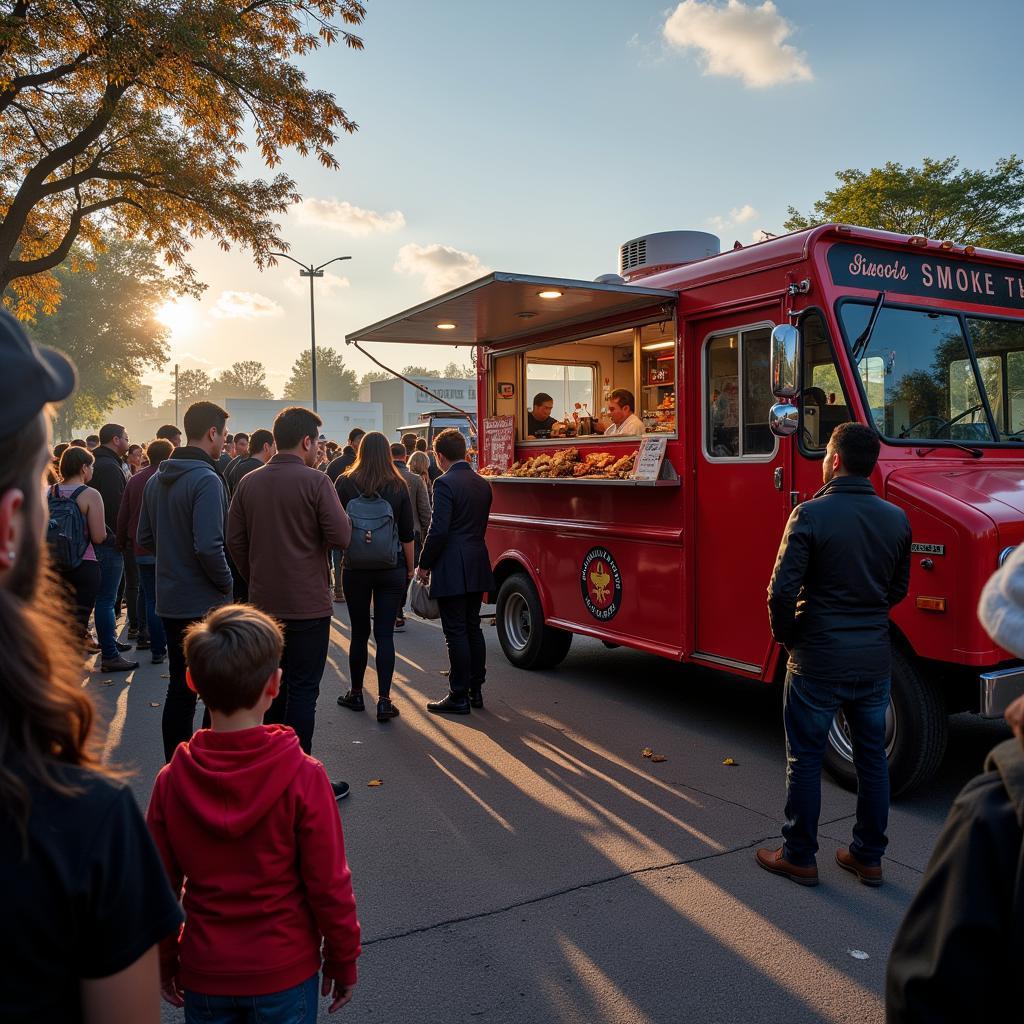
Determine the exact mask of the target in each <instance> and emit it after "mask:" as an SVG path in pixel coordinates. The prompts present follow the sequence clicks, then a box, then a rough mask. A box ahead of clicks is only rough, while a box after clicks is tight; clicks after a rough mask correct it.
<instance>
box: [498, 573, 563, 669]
mask: <svg viewBox="0 0 1024 1024" xmlns="http://www.w3.org/2000/svg"><path fill="white" fill-rule="evenodd" d="M495 618H496V619H497V622H496V623H495V625H496V626H497V627H498V642H499V643H500V644H501V649H502V651H504V652H505V657H506V658H508V660H509V661H510V662H511V663H512V664H513V665H515V667H516V668H525V669H541V668H554V666H555V665H557V664H559V663H560V662H561V661H562V659H563V658H564V657H565V656H566V655H567V654H568V653H569V646H570V645H571V644H572V633H567V632H566V631H565V630H564V629H555V627H554V626H548V625H545V623H544V612H543V610H542V609H541V606H540V598H539V597H538V596H537V591H536V589H535V588H534V586H533V581H532V580H531V579H530V577H529V576H527V575H526V573H522V572H517V573H515V574H513V575H512V576H509V578H508V579H507V580H505V582H504V583H502V585H501V587H500V588H499V590H498V600H497V602H496V603H495Z"/></svg>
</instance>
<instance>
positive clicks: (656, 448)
mask: <svg viewBox="0 0 1024 1024" xmlns="http://www.w3.org/2000/svg"><path fill="white" fill-rule="evenodd" d="M667 444H668V438H667V437H645V438H644V439H643V440H642V441H641V442H640V450H639V451H638V452H637V453H636V465H635V466H634V467H633V479H634V480H657V479H658V475H659V474H660V473H661V464H662V462H664V461H665V446H666V445H667Z"/></svg>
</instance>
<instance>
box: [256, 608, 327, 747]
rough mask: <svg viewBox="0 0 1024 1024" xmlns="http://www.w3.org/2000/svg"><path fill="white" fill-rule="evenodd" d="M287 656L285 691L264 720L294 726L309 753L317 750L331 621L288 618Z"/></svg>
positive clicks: (284, 662)
mask: <svg viewBox="0 0 1024 1024" xmlns="http://www.w3.org/2000/svg"><path fill="white" fill-rule="evenodd" d="M281 625H282V626H284V653H283V654H282V655H281V670H282V674H281V692H280V693H279V694H278V695H277V697H276V698H275V699H274V703H273V704H271V705H270V707H269V709H268V710H267V713H266V715H264V716H263V721H264V722H266V723H267V724H268V725H270V724H273V723H280V724H282V725H290V726H291V727H292V728H293V729H294V730H295V733H296V735H297V736H298V737H299V745H300V746H301V747H302V749H303V750H304V751H305V752H306V753H307V754H308V753H310V752H311V751H312V748H313V727H314V725H315V724H316V700H317V697H319V696H320V679H321V678H322V677H323V674H324V666H325V665H326V664H327V649H328V647H330V644H331V619H330V616H327V617H326V618H323V619H285V620H283V621H282V623H281Z"/></svg>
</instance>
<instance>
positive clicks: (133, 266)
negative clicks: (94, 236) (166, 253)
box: [29, 242, 173, 440]
mask: <svg viewBox="0 0 1024 1024" xmlns="http://www.w3.org/2000/svg"><path fill="white" fill-rule="evenodd" d="M78 255H79V256H81V259H78V258H76V261H75V262H76V263H80V264H84V262H85V256H86V255H88V260H89V266H88V269H87V268H86V267H85V266H84V265H83V266H81V268H80V269H79V270H78V271H77V272H76V271H75V270H74V269H73V264H72V262H71V261H68V262H67V263H65V264H64V265H62V266H61V267H59V268H58V269H57V270H56V273H55V277H56V280H57V281H58V282H59V285H60V288H61V289H62V291H63V292H64V294H65V296H66V297H67V299H68V301H67V302H66V303H64V304H62V305H61V306H60V307H59V308H58V309H57V311H56V312H55V313H53V314H52V315H51V316H43V317H40V318H39V320H38V321H37V322H36V323H35V324H31V325H29V333H30V334H31V335H32V337H33V339H34V340H35V341H37V342H39V343H41V344H43V345H51V346H53V347H54V348H59V349H61V350H63V351H64V352H67V353H68V355H69V356H71V358H72V359H73V360H74V361H75V365H76V366H77V367H78V381H79V383H78V390H77V391H76V392H75V394H74V395H73V396H72V397H71V398H69V399H68V401H66V402H64V403H63V404H62V405H61V407H60V409H59V410H58V413H57V423H56V433H57V436H58V438H59V439H64V440H69V439H70V438H71V437H72V436H73V435H72V428H73V427H79V426H81V427H85V426H95V425H98V424H99V423H100V422H102V420H103V418H104V416H105V414H106V413H107V412H108V411H109V410H110V409H113V408H115V407H116V406H122V405H127V404H128V403H130V402H131V401H132V399H133V398H134V396H135V389H136V388H137V387H138V385H139V381H140V379H141V377H142V374H143V372H144V370H145V369H146V368H147V367H160V366H162V365H163V363H164V361H165V360H166V358H167V338H168V334H169V331H168V329H167V327H166V326H165V325H164V324H162V323H160V322H159V321H158V320H156V319H155V317H154V311H155V310H156V309H157V308H158V307H159V306H160V305H161V304H162V303H163V302H165V301H167V299H169V298H170V296H171V294H172V292H173V287H172V284H171V282H170V281H169V280H168V279H167V277H166V276H165V275H164V273H163V271H162V269H161V267H160V265H159V263H158V262H157V258H156V252H155V251H154V249H153V247H152V246H151V245H149V244H147V243H146V242H113V243H111V244H110V247H109V248H108V249H107V250H106V251H105V252H102V253H99V254H96V255H93V254H78Z"/></svg>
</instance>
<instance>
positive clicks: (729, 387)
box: [704, 327, 775, 459]
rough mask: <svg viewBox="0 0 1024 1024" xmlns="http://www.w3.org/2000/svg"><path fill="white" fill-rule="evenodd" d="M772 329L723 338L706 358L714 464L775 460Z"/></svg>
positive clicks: (709, 449)
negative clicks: (771, 424) (755, 458)
mask: <svg viewBox="0 0 1024 1024" xmlns="http://www.w3.org/2000/svg"><path fill="white" fill-rule="evenodd" d="M770 347H771V328H770V327H752V328H748V329H746V330H742V329H741V330H736V331H731V332H728V333H725V334H719V335H716V336H714V337H712V338H710V339H709V340H708V342H707V346H706V348H705V350H704V351H705V354H704V374H705V376H704V403H705V405H704V409H705V428H704V450H705V452H706V453H707V455H708V456H710V457H711V458H713V459H735V458H742V457H744V456H763V455H770V454H771V453H772V452H773V451H775V438H774V436H773V435H772V433H771V431H770V430H769V428H768V415H767V414H768V409H769V408H770V407H771V405H772V401H773V399H772V389H771V367H770Z"/></svg>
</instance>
